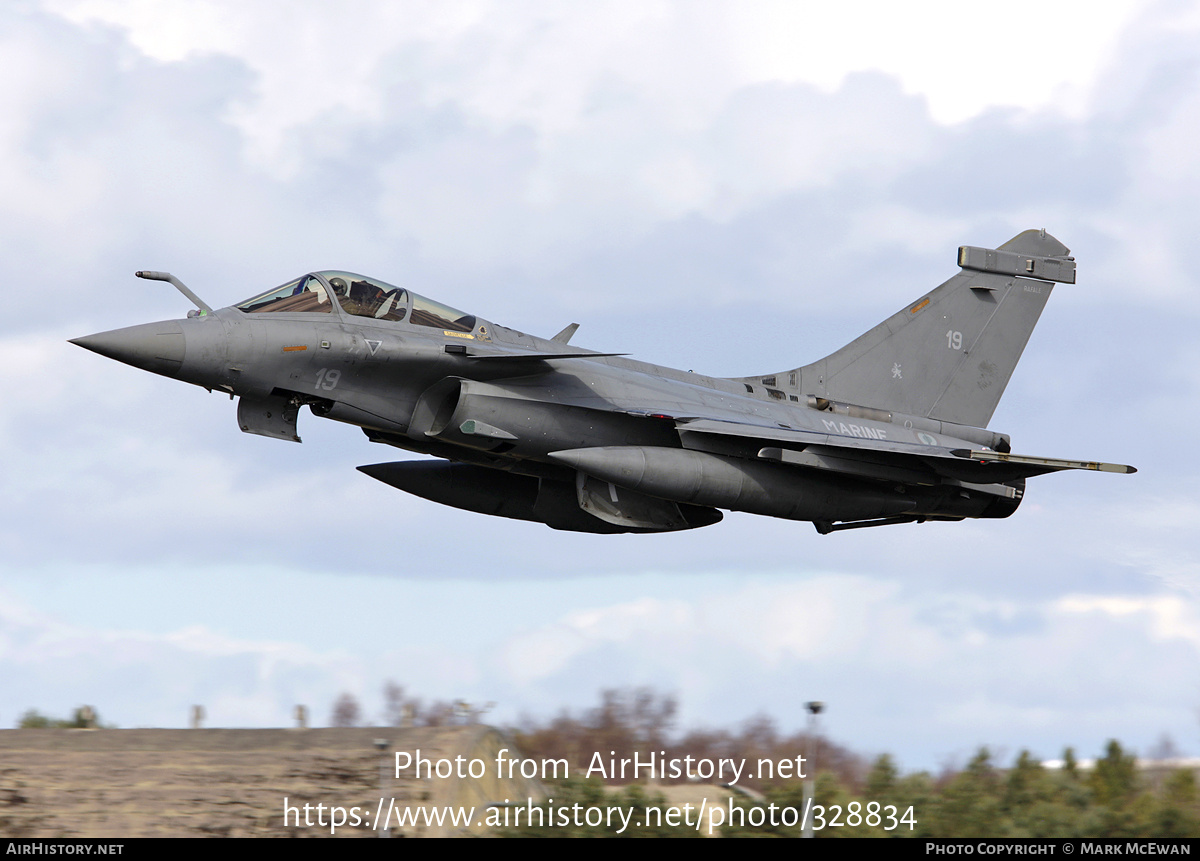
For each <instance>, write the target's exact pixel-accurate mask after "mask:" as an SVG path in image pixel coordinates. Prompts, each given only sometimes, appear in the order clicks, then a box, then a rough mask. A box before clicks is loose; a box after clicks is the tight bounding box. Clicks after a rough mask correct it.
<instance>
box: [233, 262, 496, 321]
mask: <svg viewBox="0 0 1200 861" xmlns="http://www.w3.org/2000/svg"><path fill="white" fill-rule="evenodd" d="M331 295H332V296H336V297H337V300H338V304H339V305H340V306H341V308H342V310H343V311H345V312H346V313H347V314H352V315H354V316H356V317H371V318H374V319H376V320H391V321H393V322H397V323H399V322H403V321H405V320H407V321H408V322H409V323H412V324H415V325H417V326H431V327H433V328H435V329H445V330H449V331H452V332H470V331H472V330H473V329H474V328H475V317H474V316H473V315H471V314H464V313H463V312H462V311H458V310H455V309H454V308H451V307H449V306H447V305H443V304H441V303H440V302H434V301H433V300H432V299H426V298H425V297H424V296H420V295H418V294H416V293H410V292H409V291H407V290H405V289H404V288H403V287H394V286H392V285H391V284H388V283H387V282H386V281H380V280H379V279H377V278H367V277H365V276H363V275H356V274H354V273H353V272H340V271H337V270H332V269H331V270H328V271H324V272H312V273H310V274H308V275H305V276H303V277H301V278H297V279H296V280H295V281H289V282H288V283H286V284H284V285H283V286H282V287H277V288H275V289H274V290H269V291H267V292H266V293H263V294H262V295H260V296H255V297H254V298H253V299H247V300H246V301H245V302H241V303H239V304H238V305H236V306H235V307H236V308H238V309H239V310H240V311H244V312H245V313H247V314H265V313H273V312H281V311H286V312H290V313H293V314H295V313H316V314H329V313H331V312H332V309H333V304H332V303H331V302H330V300H329V297H330V296H331Z"/></svg>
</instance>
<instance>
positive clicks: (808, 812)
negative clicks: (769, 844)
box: [800, 700, 825, 837]
mask: <svg viewBox="0 0 1200 861" xmlns="http://www.w3.org/2000/svg"><path fill="white" fill-rule="evenodd" d="M804 708H806V709H807V710H808V733H807V736H808V737H807V738H806V739H805V745H804V746H805V747H806V748H807V750H806V751H805V752H806V753H807V754H808V757H807V759H808V771H807V772H805V774H806V777H805V778H804V810H803V812H802V813H801V815H802V816H803V817H804V830H803V831H802V832H801V834H800V836H801V837H812V836H813V827H812V802H813V797H814V796H815V795H816V786H817V745H816V738H817V715H819V714H820V713H821V712H822V711H824V710H825V703H822V702H818V701H817V700H812V701H810V702H807V703H805V704H804Z"/></svg>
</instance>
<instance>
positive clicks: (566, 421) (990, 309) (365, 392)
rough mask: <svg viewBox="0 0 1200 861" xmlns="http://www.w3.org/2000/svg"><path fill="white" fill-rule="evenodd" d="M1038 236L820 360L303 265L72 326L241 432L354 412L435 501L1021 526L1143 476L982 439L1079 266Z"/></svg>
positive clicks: (703, 516) (494, 510)
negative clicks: (769, 357)
mask: <svg viewBox="0 0 1200 861" xmlns="http://www.w3.org/2000/svg"><path fill="white" fill-rule="evenodd" d="M1069 253H1070V252H1069V250H1068V249H1067V248H1066V246H1064V245H1063V244H1062V243H1061V242H1059V241H1058V240H1057V239H1055V238H1054V237H1052V236H1050V235H1048V234H1047V233H1046V232H1045V231H1044V230H1040V231H1039V230H1027V231H1025V232H1024V233H1021V234H1020V235H1018V236H1016V237H1014V238H1013V239H1011V240H1009V241H1008V242H1006V243H1004V244H1003V245H1001V246H1000V247H999V248H997V249H988V248H977V247H973V246H962V247H960V248H959V249H958V266H959V268H960V270H961V271H959V272H958V273H956V274H955V275H954V276H953V277H951V278H950V280H948V281H946V282H945V283H944V284H942V285H941V286H940V287H937V288H936V289H934V290H932V291H930V292H928V293H926V294H924V295H922V296H919V297H918V298H917V299H916V300H915V301H913V302H911V303H910V304H908V305H906V306H905V307H904V308H902V309H901V310H900V311H898V312H896V313H895V314H894V315H892V316H891V317H889V318H888V319H886V320H884V321H883V322H882V323H880V324H879V325H878V326H876V327H875V328H873V329H871V330H870V331H869V332H867V333H866V334H864V335H862V336H861V337H859V338H857V339H856V340H854V341H852V342H851V343H850V344H848V345H847V346H845V347H843V348H842V349H840V350H838V351H837V352H835V353H833V354H832V355H829V356H827V357H825V358H824V359H821V360H819V361H816V362H813V363H812V364H809V365H804V366H802V367H799V368H792V369H788V370H784V371H779V372H776V373H768V374H761V375H758V376H754V377H739V378H731V379H725V378H718V377H708V376H703V375H701V374H695V373H692V372H689V371H676V370H672V369H670V368H661V367H658V366H656V365H650V364H646V363H643V362H638V361H635V360H633V359H629V358H625V356H624V354H619V353H599V352H595V351H592V350H586V349H581V348H576V347H573V346H571V345H570V340H571V337H572V335H574V334H575V330H576V329H577V328H578V324H575V323H572V324H571V325H569V326H567V327H566V328H565V329H563V330H562V331H561V332H559V333H558V334H557V335H555V336H554V337H553V338H549V339H546V338H539V337H535V336H533V335H527V334H525V333H523V332H518V331H516V330H513V329H508V328H505V327H504V326H500V325H497V324H495V323H492V322H490V321H487V320H481V319H479V318H478V317H475V316H473V315H471V314H465V313H463V312H462V311H457V310H455V309H453V308H450V307H447V306H446V305H442V304H440V303H439V302H435V301H433V300H431V299H427V298H425V297H424V296H420V295H418V294H416V293H412V292H410V291H409V290H406V289H404V288H402V287H395V286H393V285H391V284H388V283H386V282H383V281H380V280H378V279H375V278H367V277H363V276H361V275H355V274H353V273H350V272H339V271H323V272H312V273H310V274H308V275H304V276H302V277H300V278H297V279H295V280H294V281H289V282H288V283H286V284H284V285H283V286H282V287H277V288H275V289H273V290H269V291H267V292H265V293H263V294H261V295H259V296H255V297H254V298H252V299H248V300H246V301H245V302H241V303H239V304H237V305H233V306H231V307H228V308H222V309H220V310H217V311H214V310H213V309H212V308H210V307H209V306H208V305H206V304H205V303H204V302H203V301H202V300H201V299H200V298H199V297H197V296H196V295H195V294H194V293H193V292H192V291H191V290H189V289H188V288H187V287H186V286H184V285H183V284H182V283H181V282H180V281H179V280H178V279H176V278H175V277H173V276H172V275H170V274H168V273H165V272H138V273H137V274H138V276H139V277H141V278H149V279H152V280H158V281H167V282H170V283H171V284H173V285H175V287H177V288H178V289H179V290H180V291H181V292H182V293H183V294H184V295H185V296H187V297H188V299H189V300H191V301H192V302H194V303H195V304H196V308H197V309H196V310H193V311H190V312H188V315H187V318H186V319H182V320H169V321H166V322H162V323H148V324H145V325H140V326H131V327H129V328H125V329H117V330H115V331H111V332H103V333H100V334H96V335H89V336H87V337H83V338H77V339H75V340H73V341H72V343H74V344H78V345H79V346H81V347H85V348H86V349H88V350H92V351H94V352H96V353H100V354H101V355H103V356H108V357H110V358H113V359H116V360H118V361H121V362H125V363H126V364H129V365H133V366H135V367H138V368H143V369H145V370H147V371H152V372H154V373H156V374H162V375H164V376H168V377H173V378H175V379H177V380H183V381H184V382H188V383H193V384H195V385H197V386H203V387H204V388H206V389H209V390H210V391H222V392H227V393H228V394H229V396H230V398H231V399H232V398H233V397H234V396H237V397H238V398H239V400H238V406H237V420H238V424H239V425H240V426H241V429H242V430H243V431H246V432H247V433H253V434H262V435H263V436H268V437H274V438H277V439H282V440H293V441H295V442H299V441H300V437H299V436H297V429H296V419H297V414H298V413H299V411H300V408H301V407H303V406H306V405H307V406H308V408H309V410H310V411H311V412H312V414H313V415H316V416H321V417H324V418H329V419H334V420H336V421H340V422H346V423H347V424H352V425H358V426H359V427H361V428H362V429H363V431H364V432H365V433H366V435H367V437H368V438H369V439H370V440H371V441H373V442H379V443H386V444H388V445H392V446H395V447H397V448H401V449H406V450H408V451H412V452H418V453H420V454H423V455H432V456H434V457H435V458H439V460H429V459H423V460H410V461H399V462H395V463H377V464H373V465H370V466H361V467H359V469H360V470H361V471H362V472H364V473H366V474H367V475H369V476H371V477H373V478H376V479H378V480H380V481H382V482H385V483H387V484H389V485H391V486H393V487H396V488H399V489H400V490H404V491H407V492H409V493H412V494H416V495H417V496H420V497H423V498H425V499H429V500H432V501H434V502H440V503H442V504H444V505H451V506H454V507H455V508H462V509H466V510H468V511H475V512H479V513H481V514H492V515H496V516H499V517H509V518H515V519H518V520H529V521H534V522H538V523H544V524H546V525H547V526H551V527H553V528H555V529H565V530H572V531H577V532H596V533H618V532H670V531H675V530H680V529H692V528H695V527H698V526H708V525H710V524H713V523H716V522H717V521H719V520H720V519H721V517H722V509H724V510H729V511H745V512H750V513H753V514H765V515H768V516H770V517H782V518H787V519H790V520H807V521H810V522H812V523H813V524H814V525H815V526H816V528H817V531H818V532H820V533H822V534H824V533H829V532H833V531H837V530H842V529H855V528H860V527H866V526H883V525H888V524H898V523H922V522H926V521H934V520H947V521H949V520H963V519H964V518H967V517H1008V516H1009V515H1010V514H1012V513H1013V512H1014V511H1015V510H1016V509H1017V506H1018V505H1020V504H1021V499H1022V497H1023V495H1024V492H1025V479H1027V478H1029V477H1031V476H1035V475H1040V474H1042V473H1048V472H1055V471H1058V470H1064V469H1085V470H1099V471H1102V472H1118V473H1131V472H1134V471H1135V470H1134V469H1133V467H1129V466H1121V465H1117V464H1107V463H1097V462H1089V461H1075V460H1062V459H1058V458H1048V457H1029V456H1022V455H1017V454H1013V453H1012V449H1011V447H1010V443H1009V437H1008V436H1007V435H1006V434H1002V433H997V432H995V431H992V430H988V429H987V424H988V422H989V421H990V420H991V418H992V413H993V412H994V411H995V409H996V404H997V403H998V402H999V400H1000V396H1001V394H1002V393H1003V392H1004V388H1005V386H1006V385H1007V384H1008V380H1009V377H1010V376H1011V375H1012V372H1013V369H1014V368H1015V367H1016V364H1017V360H1018V359H1020V357H1021V353H1022V351H1023V350H1024V349H1025V344H1026V342H1027V341H1028V340H1029V336H1030V333H1032V331H1033V327H1034V325H1035V324H1036V323H1037V321H1038V317H1039V316H1040V315H1041V313H1042V309H1043V308H1044V307H1045V305H1046V300H1047V299H1049V298H1050V293H1051V291H1052V290H1053V288H1054V284H1055V283H1067V284H1073V283H1075V260H1074V258H1072V257H1070V256H1069Z"/></svg>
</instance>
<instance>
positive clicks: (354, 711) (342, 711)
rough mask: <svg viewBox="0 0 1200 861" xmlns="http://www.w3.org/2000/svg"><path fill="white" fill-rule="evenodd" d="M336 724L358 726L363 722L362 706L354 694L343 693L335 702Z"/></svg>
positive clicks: (334, 716) (334, 717) (334, 715)
mask: <svg viewBox="0 0 1200 861" xmlns="http://www.w3.org/2000/svg"><path fill="white" fill-rule="evenodd" d="M331 723H332V724H333V725H334V726H358V725H359V724H360V723H362V708H361V707H360V706H359V704H358V700H356V699H355V698H354V695H353V694H342V695H341V696H340V697H338V698H337V702H335V703H334V704H333V719H332V721H331Z"/></svg>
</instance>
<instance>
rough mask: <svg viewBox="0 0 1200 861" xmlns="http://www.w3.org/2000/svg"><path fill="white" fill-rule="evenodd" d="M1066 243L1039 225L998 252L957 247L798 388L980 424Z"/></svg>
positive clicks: (1062, 271)
mask: <svg viewBox="0 0 1200 861" xmlns="http://www.w3.org/2000/svg"><path fill="white" fill-rule="evenodd" d="M1069 254H1070V250H1069V249H1068V248H1067V247H1066V246H1065V245H1063V244H1062V243H1061V242H1059V241H1058V240H1057V239H1055V238H1054V237H1053V236H1050V235H1049V234H1047V233H1046V231H1044V230H1026V231H1025V232H1024V233H1021V234H1019V235H1018V236H1015V237H1013V238H1012V239H1010V240H1009V241H1008V242H1006V243H1004V244H1003V245H1001V246H1000V247H999V248H997V249H986V248H975V247H972V246H967V245H964V246H962V247H961V248H959V249H958V265H959V266H960V267H961V268H962V271H961V272H959V273H958V274H957V275H955V276H954V277H953V278H951V279H950V280H949V281H947V282H946V283H944V284H942V285H941V286H940V287H938V288H936V289H935V290H933V291H932V292H930V293H927V294H926V295H924V296H922V297H921V298H920V299H918V300H917V301H915V302H913V303H911V304H910V305H908V306H907V307H906V308H904V309H903V310H902V311H899V312H898V313H896V314H894V315H893V316H891V317H889V318H888V319H887V320H885V321H883V322H882V323H880V324H879V325H878V326H876V327H875V328H874V329H872V330H871V331H869V332H867V333H866V334H864V335H862V336H860V337H859V338H856V339H855V340H854V341H852V342H851V343H850V344H848V345H846V346H845V347H843V348H842V349H840V350H838V351H837V352H836V353H833V354H832V355H830V356H826V357H825V358H824V359H821V360H820V361H819V362H814V363H812V364H811V365H805V366H804V367H802V368H797V369H796V370H795V371H791V372H785V374H783V375H781V376H789V375H790V374H796V375H797V377H798V379H797V380H796V384H797V385H798V386H799V388H800V389H801V390H802V391H803V392H804V393H805V394H815V395H818V396H820V397H827V398H831V399H834V400H838V401H844V402H847V403H854V404H862V405H864V406H869V407H875V408H878V409H885V410H892V411H894V412H900V413H907V414H908V415H915V416H928V417H929V418H933V419H940V420H942V421H949V422H954V423H956V424H964V425H971V426H974V427H986V426H987V423H988V422H989V421H990V420H991V418H992V413H994V412H995V410H996V405H997V403H999V401H1000V396H1001V395H1002V394H1004V389H1005V386H1007V385H1008V380H1009V377H1010V376H1012V372H1013V369H1014V368H1016V366H1017V361H1018V360H1019V359H1020V358H1021V353H1022V352H1023V351H1024V349H1025V344H1026V343H1027V342H1028V340H1029V335H1030V334H1031V333H1032V332H1033V327H1034V326H1035V325H1036V324H1037V321H1038V318H1039V317H1040V316H1041V313H1042V309H1043V308H1044V307H1045V306H1046V300H1047V299H1049V298H1050V292H1051V290H1053V288H1054V284H1053V283H1052V282H1055V281H1058V282H1065V283H1068V284H1073V283H1075V260H1074V258H1072V257H1069V256H1068V255H1069Z"/></svg>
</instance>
